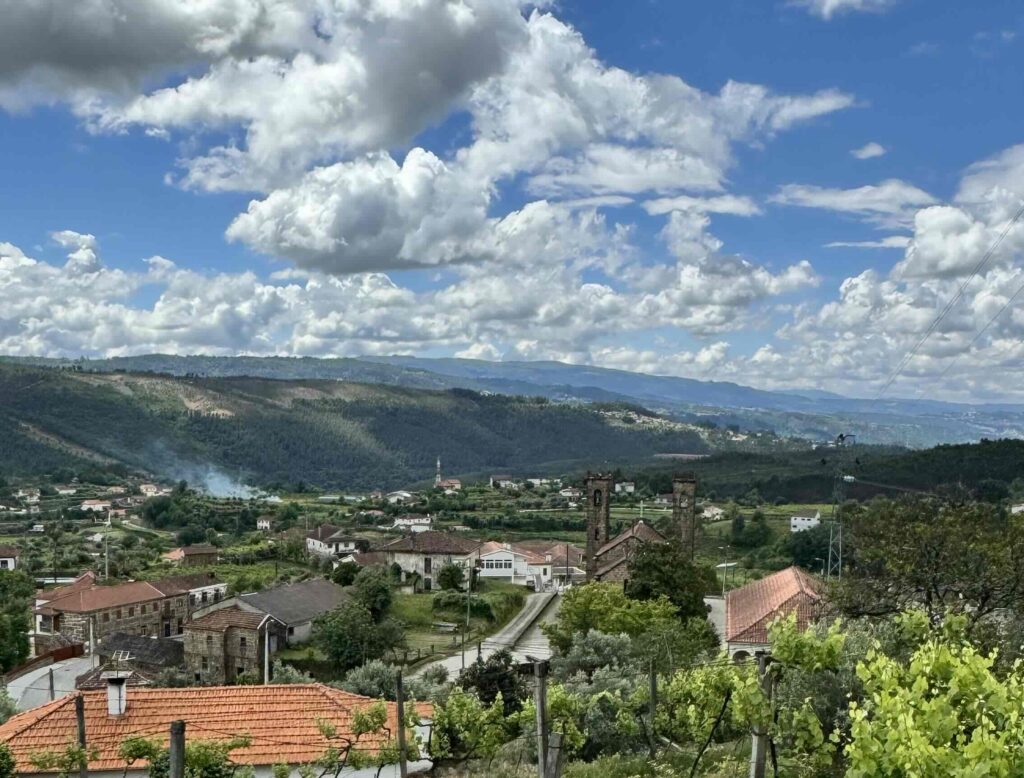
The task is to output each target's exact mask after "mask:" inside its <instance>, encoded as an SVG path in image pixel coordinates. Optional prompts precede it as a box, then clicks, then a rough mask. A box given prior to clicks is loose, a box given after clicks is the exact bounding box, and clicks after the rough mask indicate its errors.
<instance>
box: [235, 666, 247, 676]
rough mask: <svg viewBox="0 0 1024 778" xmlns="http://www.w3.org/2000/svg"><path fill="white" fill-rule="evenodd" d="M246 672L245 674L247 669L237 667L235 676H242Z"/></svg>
mask: <svg viewBox="0 0 1024 778" xmlns="http://www.w3.org/2000/svg"><path fill="white" fill-rule="evenodd" d="M244 672H245V668H244V667H236V668H235V675H241V674H242V673H244Z"/></svg>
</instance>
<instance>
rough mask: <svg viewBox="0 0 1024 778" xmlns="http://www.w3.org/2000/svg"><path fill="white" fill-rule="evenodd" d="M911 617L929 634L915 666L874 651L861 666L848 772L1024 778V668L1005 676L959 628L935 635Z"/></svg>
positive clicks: (923, 620)
mask: <svg viewBox="0 0 1024 778" xmlns="http://www.w3.org/2000/svg"><path fill="white" fill-rule="evenodd" d="M907 619H910V620H914V619H916V620H917V622H918V625H919V627H918V628H919V629H920V630H921V631H922V632H923V633H924V634H928V635H929V637H928V638H927V639H926V640H925V641H924V642H923V643H922V644H921V645H920V646H919V647H918V648H917V649H916V650H915V651H914V653H913V655H912V656H911V658H910V661H909V662H904V661H901V660H899V659H895V658H893V657H890V656H887V655H885V654H883V653H881V652H879V651H874V650H873V651H871V652H870V653H869V655H868V657H867V659H866V661H864V662H862V663H861V665H860V666H859V668H858V675H859V676H860V679H861V681H862V682H863V684H864V692H865V693H864V699H863V702H861V703H857V702H854V703H851V705H850V717H851V719H852V725H851V730H850V741H849V743H848V744H847V745H846V747H845V754H846V758H847V760H848V762H849V769H848V770H847V773H846V775H848V776H850V778H868V777H869V776H876V775H963V776H966V775H1005V776H1009V775H1018V774H1019V773H1020V766H1021V764H1024V729H1022V728H1021V726H1020V712H1021V710H1024V667H1021V666H1020V665H1017V666H1015V667H1014V668H1013V669H1012V671H1011V672H1010V673H1009V675H1008V676H1007V677H1005V678H1000V677H999V676H998V675H997V674H996V673H995V672H994V671H993V664H994V661H995V657H994V655H992V654H989V655H984V654H982V653H981V652H979V651H978V650H977V649H976V648H975V647H974V646H972V645H970V644H969V643H967V642H966V641H965V640H964V639H963V637H962V631H961V630H959V629H958V628H957V627H956V626H955V624H954V625H953V628H952V629H946V630H944V632H945V634H938V635H937V634H936V631H935V630H934V628H933V627H932V626H931V622H930V621H929V619H928V618H927V615H926V614H919V615H918V616H914V615H913V614H911V615H910V616H908V617H907ZM948 626H949V625H948V624H947V627H948ZM957 632H961V636H959V637H958V636H957V634H956V633H957Z"/></svg>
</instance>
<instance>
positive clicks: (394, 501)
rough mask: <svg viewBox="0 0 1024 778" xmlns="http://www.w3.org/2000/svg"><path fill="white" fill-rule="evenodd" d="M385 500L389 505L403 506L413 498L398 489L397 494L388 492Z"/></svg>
mask: <svg viewBox="0 0 1024 778" xmlns="http://www.w3.org/2000/svg"><path fill="white" fill-rule="evenodd" d="M385 499H386V500H387V501H388V503H389V504H391V505H405V504H406V503H410V502H412V501H413V500H414V499H415V497H414V495H413V493H412V492H406V491H404V490H401V489H399V490H398V491H397V492H388V494H387V496H386V497H385Z"/></svg>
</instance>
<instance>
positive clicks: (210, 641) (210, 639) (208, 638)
mask: <svg viewBox="0 0 1024 778" xmlns="http://www.w3.org/2000/svg"><path fill="white" fill-rule="evenodd" d="M206 650H207V651H212V650H213V635H207V636H206Z"/></svg>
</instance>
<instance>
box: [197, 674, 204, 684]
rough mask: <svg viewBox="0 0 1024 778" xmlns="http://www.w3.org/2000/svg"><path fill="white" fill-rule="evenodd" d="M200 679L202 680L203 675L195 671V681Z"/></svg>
mask: <svg viewBox="0 0 1024 778" xmlns="http://www.w3.org/2000/svg"><path fill="white" fill-rule="evenodd" d="M201 680H203V676H201V675H200V674H199V673H196V681H197V682H198V681H201Z"/></svg>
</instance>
